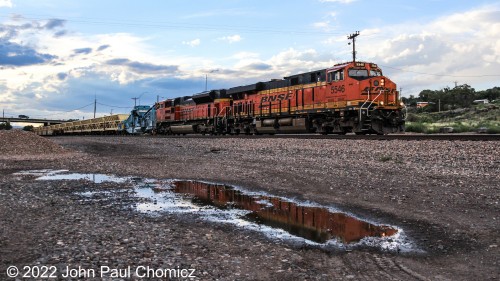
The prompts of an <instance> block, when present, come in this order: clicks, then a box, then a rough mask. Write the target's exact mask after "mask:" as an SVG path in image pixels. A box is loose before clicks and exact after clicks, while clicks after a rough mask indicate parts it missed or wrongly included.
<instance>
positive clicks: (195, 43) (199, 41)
mask: <svg viewBox="0 0 500 281" xmlns="http://www.w3.org/2000/svg"><path fill="white" fill-rule="evenodd" d="M200 43H201V40H200V39H194V40H191V41H182V44H184V45H188V46H191V47H196V46H198V45H200Z"/></svg>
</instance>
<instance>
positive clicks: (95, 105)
mask: <svg viewBox="0 0 500 281" xmlns="http://www.w3.org/2000/svg"><path fill="white" fill-rule="evenodd" d="M96 109H97V95H94V118H95V111H96Z"/></svg>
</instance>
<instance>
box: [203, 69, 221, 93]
mask: <svg viewBox="0 0 500 281" xmlns="http://www.w3.org/2000/svg"><path fill="white" fill-rule="evenodd" d="M217 71H219V70H218V69H212V70H210V71H209V72H208V73H214V72H217ZM208 73H205V92H206V91H208Z"/></svg>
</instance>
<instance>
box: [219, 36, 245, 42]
mask: <svg viewBox="0 0 500 281" xmlns="http://www.w3.org/2000/svg"><path fill="white" fill-rule="evenodd" d="M241 39H242V38H241V36H240V35H238V34H236V35H232V36H224V37H220V38H217V40H220V41H227V42H229V44H232V43H235V42H239V41H241Z"/></svg>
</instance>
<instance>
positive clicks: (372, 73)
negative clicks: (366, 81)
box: [370, 69, 382, 76]
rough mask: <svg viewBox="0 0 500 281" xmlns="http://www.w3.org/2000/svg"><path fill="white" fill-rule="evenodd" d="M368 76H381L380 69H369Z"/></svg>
mask: <svg viewBox="0 0 500 281" xmlns="http://www.w3.org/2000/svg"><path fill="white" fill-rule="evenodd" d="M370 76H382V71H380V70H378V69H372V70H370Z"/></svg>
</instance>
